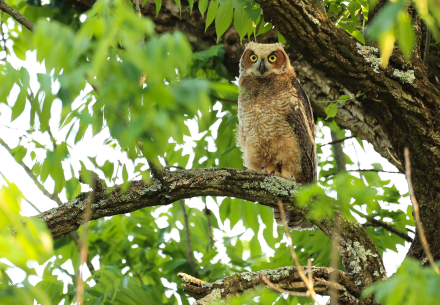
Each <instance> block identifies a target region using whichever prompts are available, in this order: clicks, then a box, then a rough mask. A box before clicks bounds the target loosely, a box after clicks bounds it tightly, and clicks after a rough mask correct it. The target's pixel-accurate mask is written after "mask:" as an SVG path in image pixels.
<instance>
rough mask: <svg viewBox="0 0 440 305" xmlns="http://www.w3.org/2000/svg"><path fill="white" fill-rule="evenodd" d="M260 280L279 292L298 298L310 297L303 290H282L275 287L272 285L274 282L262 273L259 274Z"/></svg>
mask: <svg viewBox="0 0 440 305" xmlns="http://www.w3.org/2000/svg"><path fill="white" fill-rule="evenodd" d="M261 280H262V281H263V282H264V283H266V285H267V286H269V287H270V288H272V289H273V290H275V291H277V292H279V293H287V294H289V295H291V296H293V297H300V298H310V295H309V294H308V293H304V292H292V291H289V290H284V289H282V288H280V287H277V286H275V285H274V283H272V282H271V281H269V280H268V278H267V277H266V276H265V275H264V274H263V275H262V276H261Z"/></svg>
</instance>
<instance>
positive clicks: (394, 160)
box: [385, 147, 402, 165]
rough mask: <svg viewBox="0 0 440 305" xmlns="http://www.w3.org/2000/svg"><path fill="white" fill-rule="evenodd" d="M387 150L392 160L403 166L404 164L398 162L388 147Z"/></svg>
mask: <svg viewBox="0 0 440 305" xmlns="http://www.w3.org/2000/svg"><path fill="white" fill-rule="evenodd" d="M385 148H386V149H387V151H388V153H389V154H390V156H391V158H392V159H393V160H394V161H395V162H396V163H397V164H399V165H402V163H400V162H399V161H397V159H396V158H394V156H393V155H392V154H391V152H390V150H389V149H388V147H385Z"/></svg>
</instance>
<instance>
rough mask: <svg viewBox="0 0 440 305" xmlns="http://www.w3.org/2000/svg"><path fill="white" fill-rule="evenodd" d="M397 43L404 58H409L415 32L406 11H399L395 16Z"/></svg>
mask: <svg viewBox="0 0 440 305" xmlns="http://www.w3.org/2000/svg"><path fill="white" fill-rule="evenodd" d="M397 43H398V44H399V47H400V49H401V50H402V52H403V54H404V55H405V57H406V59H407V60H409V59H410V58H411V54H412V50H413V48H414V43H415V33H414V28H413V25H412V21H411V18H410V17H409V15H408V13H407V12H405V11H401V12H400V13H399V15H398V18H397Z"/></svg>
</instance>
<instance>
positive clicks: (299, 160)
mask: <svg viewBox="0 0 440 305" xmlns="http://www.w3.org/2000/svg"><path fill="white" fill-rule="evenodd" d="M239 88H240V94H239V96H238V121H239V124H238V126H237V146H238V147H240V149H241V151H242V158H243V163H244V166H245V167H247V168H248V169H250V170H254V171H261V172H263V173H265V174H270V175H271V176H272V175H276V176H279V177H283V178H286V179H290V180H292V181H295V182H297V183H303V184H304V183H310V182H313V181H314V180H316V150H315V134H316V129H315V124H314V121H313V113H312V108H311V106H310V102H309V99H308V98H307V95H306V94H305V92H304V90H303V88H302V87H301V85H300V83H299V81H298V79H297V78H296V74H295V71H294V70H293V68H292V66H291V65H290V61H289V57H288V56H287V54H286V52H285V51H284V48H283V46H282V45H281V44H279V43H275V44H259V43H254V42H250V43H248V44H247V45H246V48H245V50H244V53H243V55H242V57H241V59H240V78H239ZM274 217H275V219H276V220H277V222H278V224H281V219H280V218H281V215H280V213H279V211H278V209H274ZM286 217H287V222H288V225H289V227H290V228H293V229H309V228H312V227H313V225H312V224H311V223H310V222H308V221H306V220H304V219H303V218H302V217H301V216H299V215H288V214H287V213H286Z"/></svg>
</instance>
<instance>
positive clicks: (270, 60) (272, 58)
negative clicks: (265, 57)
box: [269, 54, 277, 62]
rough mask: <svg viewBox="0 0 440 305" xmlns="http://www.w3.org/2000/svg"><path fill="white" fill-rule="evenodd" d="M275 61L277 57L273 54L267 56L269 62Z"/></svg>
mask: <svg viewBox="0 0 440 305" xmlns="http://www.w3.org/2000/svg"><path fill="white" fill-rule="evenodd" d="M276 61H277V56H276V55H275V54H272V55H270V56H269V62H276Z"/></svg>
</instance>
